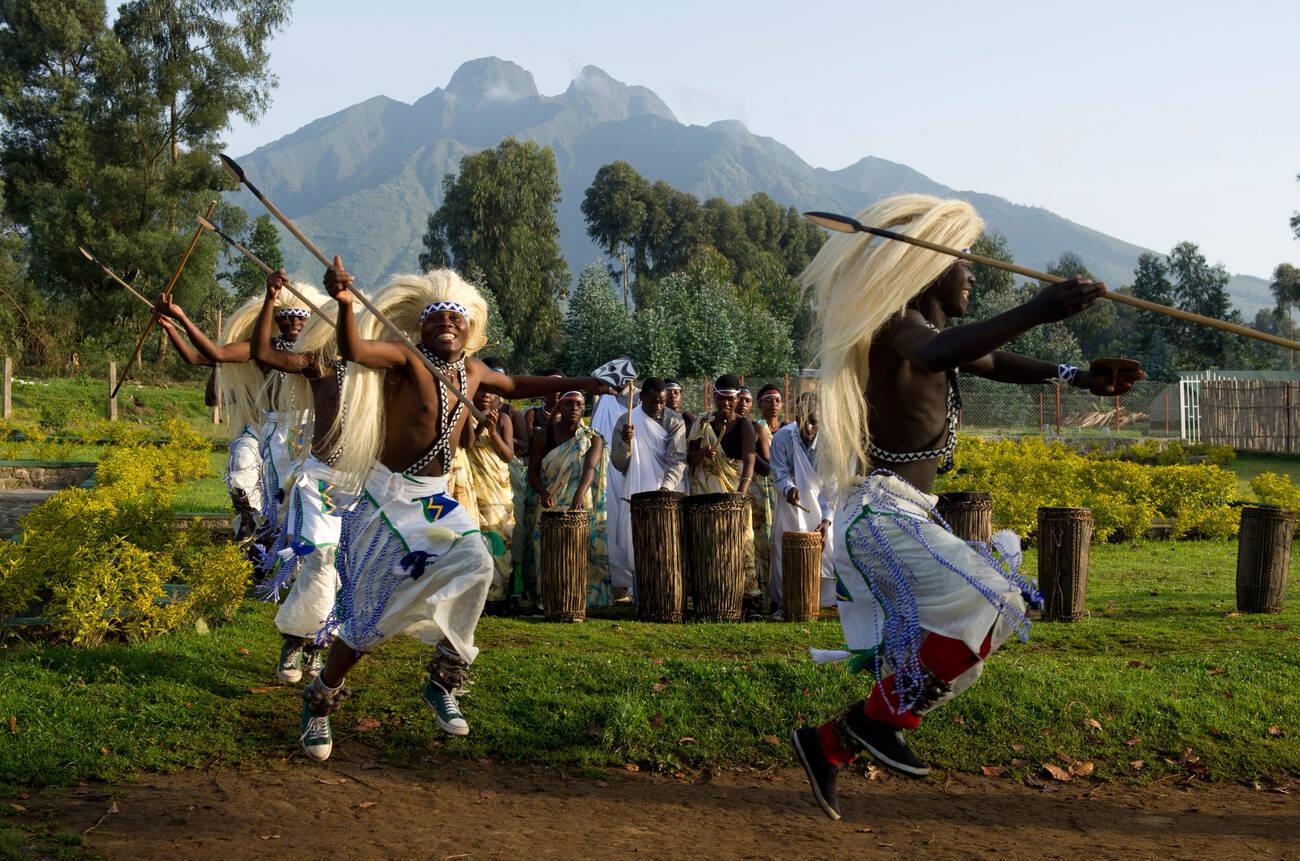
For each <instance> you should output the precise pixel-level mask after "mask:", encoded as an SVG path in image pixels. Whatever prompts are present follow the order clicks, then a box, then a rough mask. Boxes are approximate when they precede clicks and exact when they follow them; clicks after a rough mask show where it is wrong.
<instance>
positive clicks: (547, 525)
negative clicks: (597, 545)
mask: <svg viewBox="0 0 1300 861" xmlns="http://www.w3.org/2000/svg"><path fill="white" fill-rule="evenodd" d="M588 516H589V515H588V512H586V511H543V512H542V527H541V528H542V548H541V554H542V558H541V559H540V560H538V565H539V567H540V568H541V581H542V611H543V613H545V615H546V619H547V621H550V622H581V621H582V620H583V619H585V618H586V617H587V566H588V561H587V560H588V553H589V551H590V538H591V534H590V526H589V523H588Z"/></svg>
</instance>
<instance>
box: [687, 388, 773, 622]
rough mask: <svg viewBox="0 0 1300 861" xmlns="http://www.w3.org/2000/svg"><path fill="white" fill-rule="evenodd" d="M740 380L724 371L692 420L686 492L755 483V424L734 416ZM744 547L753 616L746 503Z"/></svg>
mask: <svg viewBox="0 0 1300 861" xmlns="http://www.w3.org/2000/svg"><path fill="white" fill-rule="evenodd" d="M739 394H740V379H739V378H738V377H736V376H735V375H734V374H723V375H722V376H720V377H718V379H717V380H716V381H714V383H713V407H714V408H713V411H712V412H706V413H704V414H702V415H701V416H700V417H699V418H697V419H696V420H695V426H694V427H692V428H691V432H690V436H689V437H688V439H687V450H686V462H687V464H689V467H690V474H691V495H692V496H698V495H701V494H706V493H739V494H741V495H746V496H747V495H748V493H749V486H750V484H752V483H753V481H754V457H755V453H754V445H755V442H754V441H755V435H754V423H753V422H751V421H750V420H749V419H745V418H741V417H740V416H739V415H737V414H736V396H737V395H739ZM736 540H737V541H740V542H741V545H742V547H743V548H744V566H745V610H746V615H747V616H750V615H752V612H753V610H754V609H755V608H756V607H757V604H758V602H761V601H762V600H763V590H762V589H761V588H759V585H758V576H757V573H756V571H755V567H754V518H753V509H752V508H751V507H750V506H746V507H745V517H744V531H743V532H742V533H741V534H740V535H737V536H736Z"/></svg>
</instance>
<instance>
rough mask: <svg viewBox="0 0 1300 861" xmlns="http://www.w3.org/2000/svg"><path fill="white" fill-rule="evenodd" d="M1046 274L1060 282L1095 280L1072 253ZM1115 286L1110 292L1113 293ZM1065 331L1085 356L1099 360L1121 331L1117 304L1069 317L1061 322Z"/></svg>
mask: <svg viewBox="0 0 1300 861" xmlns="http://www.w3.org/2000/svg"><path fill="white" fill-rule="evenodd" d="M1047 273H1048V274H1049V275H1056V276H1057V277H1060V278H1073V277H1074V276H1076V275H1078V276H1080V277H1083V278H1088V279H1090V280H1096V276H1095V275H1093V274H1092V271H1091V270H1089V269H1088V265H1087V264H1086V263H1084V262H1083V259H1082V258H1081V257H1079V255H1077V254H1075V253H1074V252H1073V251H1066V252H1065V253H1063V254H1062V255H1061V256H1060V257H1058V258H1056V259H1055V260H1052V261H1050V262H1048V264H1047ZM1115 286H1118V285H1113V286H1112V287H1111V289H1114V287H1115ZM1062 323H1064V325H1065V328H1066V329H1068V330H1069V331H1070V333H1071V334H1072V335H1074V339H1075V341H1077V342H1078V344H1079V349H1080V350H1081V351H1082V353H1083V355H1085V356H1100V355H1103V354H1104V353H1105V352H1106V346H1108V345H1109V344H1110V343H1112V342H1113V341H1114V340H1115V338H1116V336H1117V335H1118V331H1117V329H1116V324H1117V317H1116V313H1115V303H1114V302H1098V303H1097V304H1095V305H1093V306H1092V307H1091V308H1089V309H1088V310H1087V311H1084V312H1083V313H1081V314H1075V315H1074V316H1073V317H1067V318H1066V319H1065V320H1063V321H1062Z"/></svg>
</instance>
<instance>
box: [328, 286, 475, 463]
mask: <svg viewBox="0 0 1300 861" xmlns="http://www.w3.org/2000/svg"><path fill="white" fill-rule="evenodd" d="M371 301H372V302H373V303H374V305H375V307H376V308H378V309H379V310H380V312H382V313H383V314H384V315H385V316H387V317H388V318H389V319H390V320H392V321H393V323H394V325H396V326H397V328H398V329H400V330H401V331H402V332H404V333H406V334H407V335H408V336H409V337H410V338H411V340H412V341H415V342H416V343H419V341H420V328H421V324H422V323H423V321H424V317H426V316H427V313H426V311H425V309H426V308H428V306H429V305H439V304H440V303H445V304H446V305H448V306H450V305H459V306H460V307H461V308H464V312H463V316H464V317H465V322H466V323H467V324H468V327H469V331H468V333H467V334H466V337H465V355H467V356H468V355H472V354H473V353H475V352H476V351H478V350H480V349H482V348H483V347H484V346H485V345H486V344H487V301H486V300H485V299H484V298H483V294H482V293H480V292H479V291H478V289H477V288H476V287H475V286H474V285H473V284H470V283H469V282H467V281H466V280H465V279H463V278H461V277H460V276H459V275H457V274H456V273H455V272H453V271H452V270H450V269H434V270H431V271H429V272H426V273H425V274H423V275H396V276H394V277H393V279H392V280H391V281H389V282H388V284H387V285H385V286H384V287H383V288H382V289H381V290H380V291H379V292H378V293H376V294H375V296H374V298H373V299H372V300H371ZM435 310H436V309H435ZM446 310H456V311H457V313H462V312H460V311H459V309H451V308H446ZM357 330H358V333H359V334H360V335H361V337H362V338H364V339H366V340H375V341H395V340H397V339H396V338H395V337H393V335H392V334H391V333H390V332H389V331H388V330H387V329H386V328H385V327H384V325H383V324H382V323H380V322H379V320H378V319H377V318H376V317H374V316H371V315H366V316H364V317H358V318H357ZM383 382H384V372H382V371H376V370H373V369H371V368H364V367H362V366H360V365H355V364H354V365H349V366H348V383H347V385H346V387H345V388H346V392H345V394H344V398H343V401H342V402H343V404H344V405H345V406H346V409H347V414H348V415H349V416H353V417H355V418H354V420H352V421H350V422H349V423H348V426H347V427H346V428H345V429H344V431H343V434H344V446H343V454H342V456H341V457H340V458H339V459H338V461H337V462H336V463H335V464H334V468H335V470H337V471H339V472H342V473H344V474H346V475H348V476H349V477H350V478H351V479H352V480H353V481H355V483H356V484H358V485H359V484H360V483H362V482H364V481H365V477H366V475H367V474H368V473H369V472H370V467H371V466H372V465H374V463H375V461H376V460H378V459H379V456H380V453H381V450H382V448H383V441H384V404H383ZM340 412H341V411H340ZM363 416H364V417H365V418H364V419H362V418H361V417H363Z"/></svg>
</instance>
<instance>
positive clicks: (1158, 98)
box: [229, 0, 1300, 277]
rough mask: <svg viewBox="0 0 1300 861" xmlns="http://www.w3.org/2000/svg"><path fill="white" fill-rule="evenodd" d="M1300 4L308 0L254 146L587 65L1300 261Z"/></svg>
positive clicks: (240, 143) (250, 144)
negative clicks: (1298, 226) (1299, 226)
mask: <svg viewBox="0 0 1300 861" xmlns="http://www.w3.org/2000/svg"><path fill="white" fill-rule="evenodd" d="M1298 38H1300V3H1297V2H1295V0H1289V2H1286V0H1267V2H1265V0H1260V2H1251V0H1242V2H1236V3H1226V4H1225V3H1222V2H1218V3H1210V2H1200V0H1193V2H1188V0H1183V2H1171V0H1170V2H1142V0H1127V2H1110V0H1106V2H1091V3H1074V4H1064V3H1056V2H1043V0H1039V2H1000V0H986V2H983V3H956V2H932V0H919V2H912V3H906V4H905V3H899V2H892V3H879V2H871V0H858V2H847V3H846V2H843V0H838V1H837V2H830V0H827V2H820V3H818V2H802V3H793V2H789V0H785V2H756V1H755V0H748V2H709V0H695V2H678V0H660V2H656V3H642V4H630V3H619V2H610V0H602V2H565V0H551V2H537V0H533V2H527V3H523V2H515V0H491V2H468V3H467V2H460V3H455V4H451V3H433V2H427V1H426V2H415V0H365V2H356V0H298V2H297V3H296V4H295V10H294V20H293V23H292V24H291V25H290V26H289V28H288V30H286V31H285V32H284V33H283V34H281V35H280V36H279V37H278V39H277V40H276V41H275V43H274V45H273V51H274V55H275V56H274V59H273V60H272V68H273V70H274V71H275V73H276V74H277V75H278V76H279V78H280V86H279V88H278V90H277V91H276V93H275V95H274V101H273V104H272V106H271V109H270V111H269V112H268V113H267V114H266V115H265V116H264V117H263V118H262V120H261V121H260V122H259V123H258V124H257V125H255V126H252V127H250V126H248V125H247V124H245V123H240V124H239V125H237V126H236V128H235V129H234V131H233V132H232V133H231V134H230V136H229V140H230V149H231V151H232V152H235V153H245V152H248V151H250V150H252V149H254V148H256V147H258V146H261V145H262V144H264V143H269V142H270V141H273V140H275V139H276V138H278V137H280V136H282V135H284V134H287V133H289V132H291V131H293V130H294V129H297V128H299V127H301V126H302V125H304V124H306V123H307V122H310V121H311V120H313V119H315V118H317V117H320V116H324V115H327V114H330V113H333V112H335V111H338V110H341V109H342V108H345V107H347V106H348V105H351V104H354V103H356V102H358V101H361V100H363V99H366V98H369V97H371V96H374V95H378V94H383V95H387V96H390V97H392V98H395V99H399V100H401V101H405V102H411V101H414V100H415V99H417V98H419V97H420V96H422V95H424V94H425V93H427V92H429V91H430V90H433V89H434V88H435V87H441V86H445V85H446V83H447V81H448V79H449V78H450V77H451V74H452V72H454V71H455V70H456V67H457V66H459V65H460V64H461V63H463V62H464V61H466V60H470V59H474V58H476V57H483V56H489V55H495V56H498V57H502V58H504V59H507V60H513V61H514V62H516V63H518V64H520V65H521V66H523V67H524V68H526V69H528V70H529V71H530V72H532V73H533V76H534V77H535V78H536V80H537V85H538V88H539V89H540V90H541V91H542V93H543V94H545V95H555V94H557V93H560V92H563V90H564V89H565V88H566V87H567V86H568V83H569V81H570V80H571V79H572V78H573V77H574V76H575V75H576V74H577V72H578V70H579V69H581V68H582V67H583V66H584V65H588V64H591V65H595V66H599V67H600V68H602V69H604V70H605V71H606V72H608V73H609V74H610V75H612V76H613V77H615V78H617V79H618V80H621V81H623V82H625V83H629V84H640V85H643V86H646V87H649V88H650V89H652V90H654V91H655V92H656V93H658V94H659V96H660V97H661V98H663V99H664V101H665V102H667V103H668V105H669V107H670V108H672V110H673V111H674V112H675V113H676V114H677V117H678V119H680V120H681V121H682V122H686V123H697V124H707V123H710V122H713V121H714V120H719V119H738V120H741V121H742V122H744V123H745V124H746V125H747V126H748V127H749V128H750V130H752V131H753V132H755V133H757V134H760V135H766V136H770V137H774V138H776V139H777V140H779V141H781V142H782V143H784V144H786V145H787V146H789V147H791V148H792V149H793V150H794V151H795V152H797V153H798V154H799V155H800V156H801V157H802V158H803V159H804V160H805V161H807V162H809V163H811V164H812V165H814V166H817V167H827V168H832V169H834V168H841V167H844V166H846V165H848V164H851V163H853V162H855V161H857V160H858V159H859V158H861V157H863V156H867V155H874V156H879V157H881V158H886V159H890V160H892V161H898V162H902V163H904V164H907V165H909V166H910V167H913V168H915V169H916V170H919V171H921V172H922V173H924V174H926V175H928V176H930V177H931V178H932V179H935V180H937V181H939V182H942V183H944V184H946V185H949V186H952V187H954V188H958V189H970V190H976V191H984V192H990V193H993V194H998V195H1001V196H1003V197H1006V198H1008V199H1010V200H1012V201H1015V202H1017V203H1025V204H1033V205H1038V206H1044V207H1047V208H1048V209H1051V210H1053V211H1055V212H1057V213H1059V214H1061V215H1063V216H1065V217H1067V218H1070V219H1072V220H1074V221H1077V222H1080V223H1082V224H1085V225H1088V226H1090V227H1094V228H1096V229H1098V230H1102V231H1104V232H1106V233H1110V234H1112V235H1115V236H1118V237H1121V238H1123V239H1126V240H1129V241H1131V242H1136V243H1138V244H1140V245H1144V246H1146V247H1149V248H1154V249H1157V250H1160V251H1168V250H1169V249H1170V248H1171V247H1172V246H1173V245H1174V244H1175V243H1176V242H1179V241H1181V240H1183V239H1191V240H1193V241H1195V242H1197V243H1199V244H1200V245H1201V247H1202V249H1203V250H1204V251H1205V252H1206V254H1207V256H1209V258H1210V259H1211V260H1212V261H1218V262H1222V263H1224V264H1225V265H1226V266H1227V267H1228V268H1229V269H1230V270H1232V271H1234V272H1241V273H1246V274H1251V275H1258V276H1261V277H1267V276H1268V275H1269V273H1270V272H1271V271H1272V269H1273V267H1274V266H1275V265H1276V264H1277V263H1279V262H1282V261H1291V262H1297V263H1300V244H1298V243H1297V242H1296V241H1295V239H1294V237H1293V236H1292V234H1291V231H1290V228H1289V225H1288V224H1287V221H1288V219H1289V218H1290V216H1291V214H1292V212H1293V211H1295V210H1297V209H1300V183H1297V182H1296V174H1297V173H1300V109H1298V106H1300V94H1298V93H1297V80H1300V75H1297V72H1296V56H1297V55H1296V48H1295V46H1296V44H1297V39H1298Z"/></svg>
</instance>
